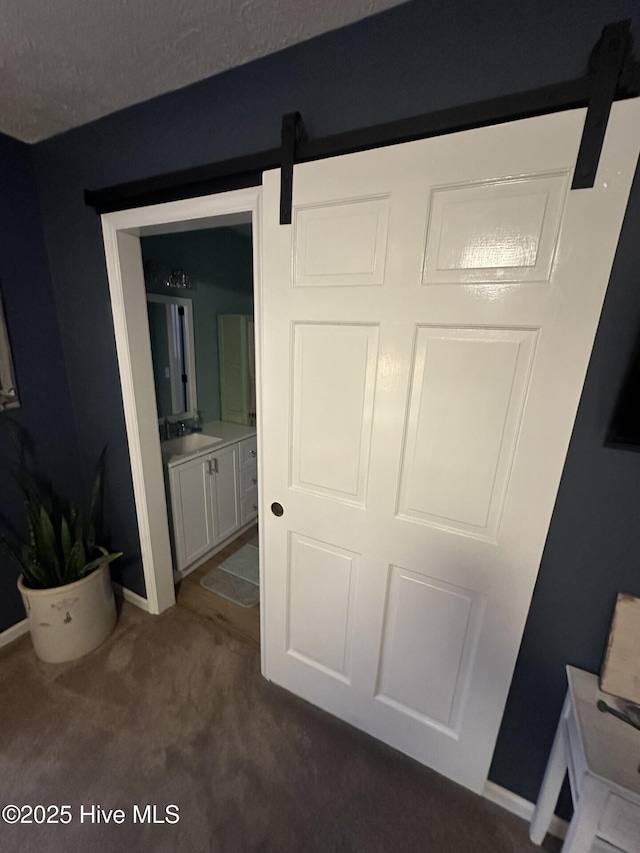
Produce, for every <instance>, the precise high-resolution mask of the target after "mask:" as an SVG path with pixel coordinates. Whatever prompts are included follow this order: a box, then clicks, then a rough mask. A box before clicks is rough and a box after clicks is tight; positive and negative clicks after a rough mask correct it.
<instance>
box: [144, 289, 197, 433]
mask: <svg viewBox="0 0 640 853" xmlns="http://www.w3.org/2000/svg"><path fill="white" fill-rule="evenodd" d="M147 312H148V315H149V335H150V338H151V357H152V359H153V377H154V383H155V388H156V401H157V405H158V419H159V420H163V419H164V418H172V416H173V415H182V416H183V417H185V418H192V417H194V416H195V414H196V411H197V409H198V396H197V390H196V369H195V365H196V358H195V344H194V332H193V307H192V304H191V299H185V298H183V297H178V296H159V295H155V294H152V293H147Z"/></svg>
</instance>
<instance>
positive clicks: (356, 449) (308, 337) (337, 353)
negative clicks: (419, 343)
mask: <svg viewBox="0 0 640 853" xmlns="http://www.w3.org/2000/svg"><path fill="white" fill-rule="evenodd" d="M293 347H294V353H295V355H294V363H293V397H294V404H293V408H292V413H293V423H292V426H291V432H292V436H293V441H292V473H291V486H292V487H293V488H294V489H298V490H301V491H305V492H310V493H312V494H315V495H318V496H322V497H326V498H331V499H333V500H337V501H341V502H343V503H348V504H354V505H356V506H364V505H365V502H366V492H367V477H368V468H369V448H370V442H371V427H372V422H373V405H374V394H375V381H376V370H377V360H378V327H377V326H370V325H357V326H356V325H340V324H324V323H319V324H302V323H296V324H295V326H294V331H293Z"/></svg>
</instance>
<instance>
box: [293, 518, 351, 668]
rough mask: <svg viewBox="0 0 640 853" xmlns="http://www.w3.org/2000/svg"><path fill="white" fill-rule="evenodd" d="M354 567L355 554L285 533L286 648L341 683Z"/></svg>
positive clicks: (347, 660)
mask: <svg viewBox="0 0 640 853" xmlns="http://www.w3.org/2000/svg"><path fill="white" fill-rule="evenodd" d="M359 569H360V556H359V555H358V554H355V553H353V552H351V551H347V550H345V549H344V548H340V547H338V546H336V545H333V544H331V543H329V542H322V541H319V540H317V539H312V538H310V537H308V536H302V535H301V534H299V533H294V532H290V533H289V565H288V580H287V602H288V606H287V652H288V654H289V655H291V656H292V657H294V658H297V659H298V660H301V661H302V662H304V663H305V664H307V665H309V666H311V667H313V668H314V669H317V670H319V671H321V672H323V673H325V674H326V675H329V676H330V677H332V678H334V679H337V680H338V681H342V682H345V683H346V684H349V683H350V679H351V645H352V633H353V632H352V629H353V614H354V608H355V596H356V590H357V584H358V572H359Z"/></svg>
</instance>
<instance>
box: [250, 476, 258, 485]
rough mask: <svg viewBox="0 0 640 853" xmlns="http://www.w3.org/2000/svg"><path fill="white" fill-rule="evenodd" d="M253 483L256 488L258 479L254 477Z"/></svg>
mask: <svg viewBox="0 0 640 853" xmlns="http://www.w3.org/2000/svg"><path fill="white" fill-rule="evenodd" d="M251 482H252V483H253V485H254V486H255V485H256V484H257V482H258V481H257V480H256V478H255V477H252V478H251Z"/></svg>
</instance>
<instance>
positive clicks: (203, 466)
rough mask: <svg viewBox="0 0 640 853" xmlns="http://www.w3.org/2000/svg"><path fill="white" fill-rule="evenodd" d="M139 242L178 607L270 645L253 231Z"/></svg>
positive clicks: (218, 229)
mask: <svg viewBox="0 0 640 853" xmlns="http://www.w3.org/2000/svg"><path fill="white" fill-rule="evenodd" d="M140 244H141V250H142V259H143V268H144V277H145V290H146V295H147V296H146V298H147V310H148V315H149V334H150V340H151V356H152V362H153V375H154V387H155V393H156V403H157V410H158V411H157V414H158V429H159V432H160V442H161V445H160V446H161V451H162V457H163V473H164V479H165V495H166V499H167V511H168V515H169V532H170V537H171V546H172V556H173V568H174V577H175V578H176V581H177V585H176V598H177V603H178V604H179V605H181V606H184V607H187V608H188V609H190V610H192V611H194V612H196V613H197V614H199V615H200V616H204V617H205V618H207V619H209V620H211V621H213V622H215V623H216V624H217V625H218V626H219V627H220V628H222V629H223V630H224V631H225V632H227V633H229V634H231V635H232V636H235V637H236V638H238V639H240V640H243V641H245V642H248V643H250V644H251V645H254V646H256V647H259V645H260V617H259V606H260V605H259V569H258V564H259V547H258V537H257V519H258V497H257V494H258V489H257V483H258V477H257V460H256V457H255V455H254V454H255V452H256V450H255V430H256V391H255V347H254V301H253V250H252V229H251V223H250V222H247V223H239V224H236V225H231V226H229V225H224V224H222V225H217V226H216V225H215V224H214V227H212V228H207V229H197V230H194V231H183V230H181V231H178V232H176V233H167V234H157V235H151V236H143V237H142V238H141V240H140ZM196 439H201V441H198V442H196ZM207 441H209V444H208V446H207ZM193 443H195V444H197V445H200V446H199V447H198V446H196V447H192V446H191V444H193Z"/></svg>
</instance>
